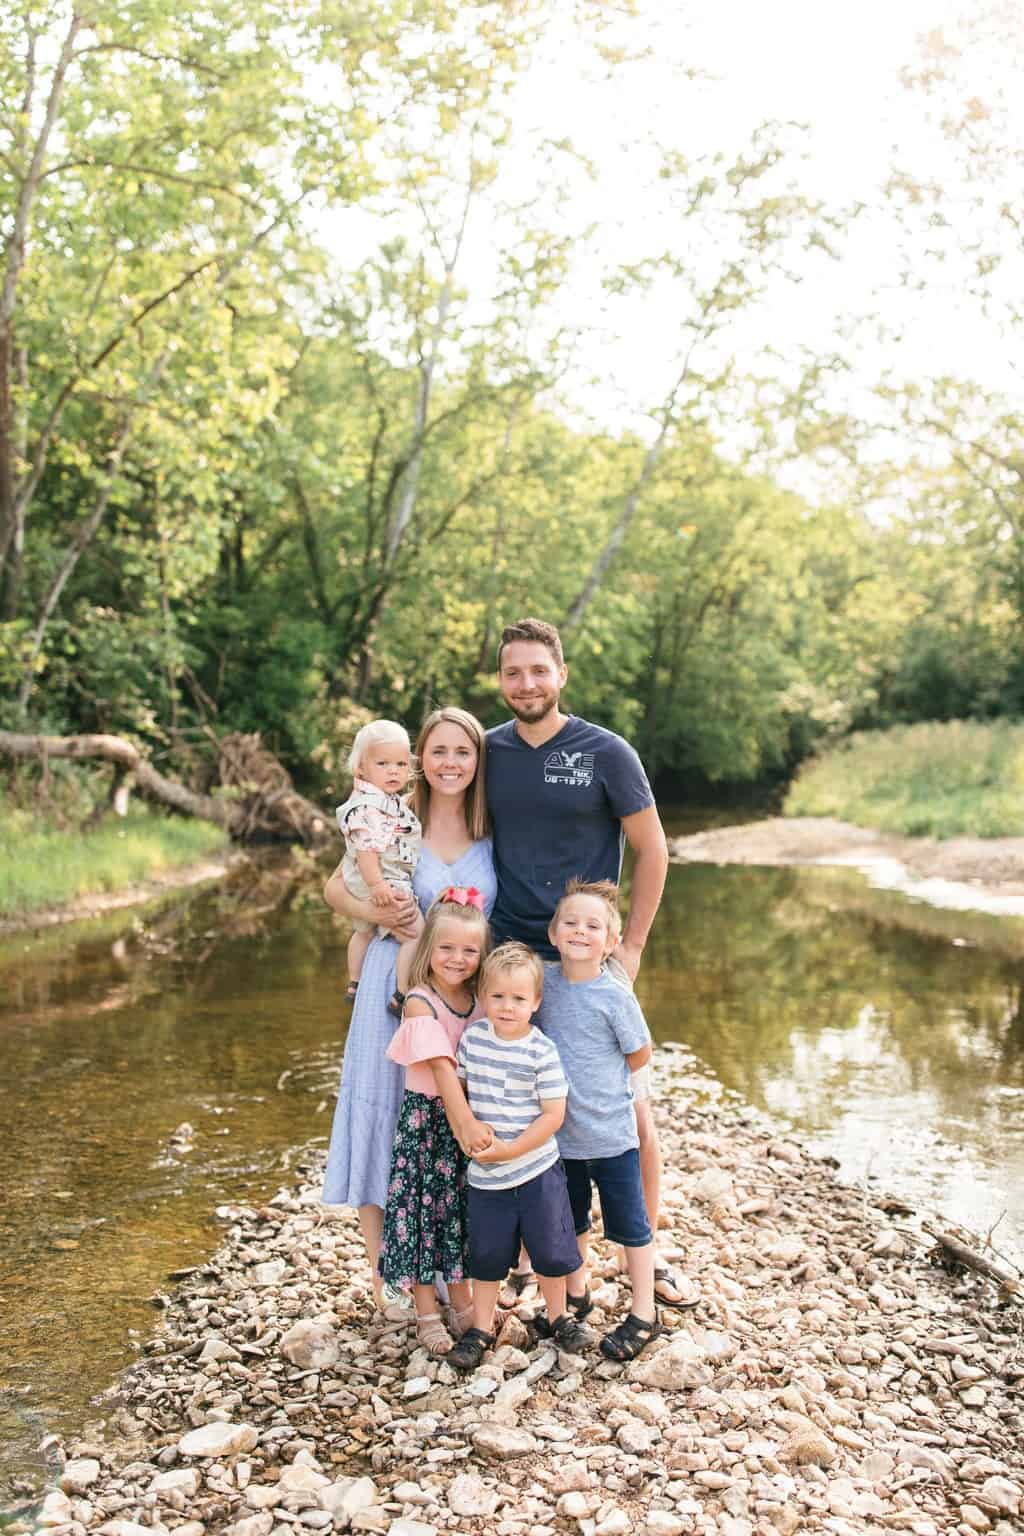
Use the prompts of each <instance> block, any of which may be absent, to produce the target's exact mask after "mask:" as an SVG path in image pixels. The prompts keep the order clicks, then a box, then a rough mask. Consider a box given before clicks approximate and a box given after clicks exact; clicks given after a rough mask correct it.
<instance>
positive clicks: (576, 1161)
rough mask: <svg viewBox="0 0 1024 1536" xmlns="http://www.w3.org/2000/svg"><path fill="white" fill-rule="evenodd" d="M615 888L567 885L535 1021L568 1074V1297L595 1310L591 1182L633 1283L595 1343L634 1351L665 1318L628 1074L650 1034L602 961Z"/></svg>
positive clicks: (580, 1308)
mask: <svg viewBox="0 0 1024 1536" xmlns="http://www.w3.org/2000/svg"><path fill="white" fill-rule="evenodd" d="M617 896H618V889H617V887H616V886H614V885H613V884H612V883H611V882H610V881H608V880H599V881H595V882H593V883H591V884H585V883H583V882H581V881H577V880H571V881H570V882H569V884H568V885H567V886H566V890H565V895H564V896H563V897H562V899H561V900H560V901H559V903H558V906H557V908H556V909H555V915H554V917H553V918H552V920H551V926H550V928H549V930H548V933H549V936H550V939H551V942H552V944H553V945H554V947H555V949H556V950H557V951H558V955H559V960H558V963H557V964H552V965H547V966H545V971H544V997H543V1001H542V1003H541V1006H540V1012H539V1014H538V1016H537V1022H538V1024H539V1025H540V1028H541V1029H542V1030H543V1032H544V1034H546V1035H547V1036H548V1038H549V1039H550V1040H551V1041H552V1042H553V1043H554V1044H555V1045H556V1046H557V1047H558V1054H559V1056H560V1057H561V1058H562V1065H563V1067H564V1070H565V1075H566V1078H567V1079H568V1083H569V1098H568V1103H567V1105H566V1112H565V1119H564V1121H563V1123H562V1127H561V1129H560V1130H559V1132H558V1150H559V1151H560V1152H561V1154H562V1158H563V1161H564V1163H565V1175H566V1180H567V1182H568V1185H569V1201H570V1204H571V1206H572V1213H573V1221H574V1224H575V1227H576V1237H577V1241H578V1242H579V1247H580V1252H581V1254H582V1255H583V1265H582V1266H581V1268H580V1269H579V1270H577V1272H576V1273H575V1274H574V1275H571V1276H570V1277H569V1281H568V1289H569V1294H568V1296H567V1297H566V1304H567V1305H568V1306H569V1307H570V1308H571V1309H572V1310H573V1311H574V1312H575V1313H576V1315H577V1317H578V1318H580V1319H582V1318H583V1317H585V1316H586V1315H587V1313H588V1312H589V1311H590V1309H591V1303H590V1293H589V1291H588V1289H587V1286H586V1258H587V1244H588V1238H587V1234H588V1232H589V1230H590V1198H591V1183H592V1182H593V1183H594V1184H596V1185H597V1191H598V1195H599V1197H600V1200H601V1216H602V1220H603V1222H604V1235H605V1237H606V1238H607V1239H608V1241H609V1242H611V1243H621V1244H622V1246H623V1248H624V1249H625V1251H626V1267H627V1270H628V1272H629V1278H630V1283H631V1284H632V1287H633V1309H632V1311H631V1312H630V1314H629V1316H628V1317H627V1318H626V1320H625V1322H623V1323H620V1324H619V1326H618V1327H617V1328H614V1329H612V1331H611V1333H609V1334H606V1336H605V1337H604V1338H603V1339H602V1340H601V1352H602V1354H604V1355H606V1356H607V1357H608V1358H609V1359H610V1360H632V1359H633V1358H634V1357H635V1356H636V1355H638V1354H639V1353H640V1351H641V1350H642V1349H644V1348H645V1347H646V1345H648V1344H649V1343H650V1342H651V1340H652V1339H654V1338H657V1336H658V1334H659V1333H660V1332H661V1321H660V1318H659V1317H658V1311H657V1307H656V1306H655V1299H654V1242H653V1238H652V1234H651V1228H650V1224H649V1222H648V1219H647V1208H646V1206H645V1204H644V1193H643V1185H642V1183H641V1180H640V1152H639V1147H640V1138H639V1136H638V1135H637V1129H636V1114H635V1112H634V1109H633V1092H632V1089H631V1087H630V1073H631V1072H635V1071H637V1069H638V1068H640V1067H642V1066H643V1065H644V1064H645V1063H646V1062H647V1061H649V1060H650V1056H651V1037H650V1033H649V1031H648V1029H647V1024H646V1022H645V1020H644V1016H643V1014H642V1012H641V1011H640V1005H639V1003H638V1002H637V1000H636V998H635V997H634V996H633V994H632V993H631V992H628V991H627V990H626V989H625V988H624V987H622V986H620V985H619V983H618V982H616V981H614V980H613V979H612V977H611V976H609V974H608V973H607V971H606V970H604V969H603V966H604V962H605V960H606V958H607V957H608V955H610V954H611V952H612V950H613V949H614V948H615V946H616V944H617V943H618V940H619V927H620V919H619V909H618V904H617V899H616V898H617Z"/></svg>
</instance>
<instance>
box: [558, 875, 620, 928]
mask: <svg viewBox="0 0 1024 1536" xmlns="http://www.w3.org/2000/svg"><path fill="white" fill-rule="evenodd" d="M570 896H593V897H595V898H596V900H597V901H600V902H601V903H602V904H603V905H604V908H605V911H606V912H607V914H608V934H609V937H610V938H613V939H614V940H615V942H616V944H617V943H618V942H619V939H620V937H621V935H622V916H621V914H620V912H619V888H618V886H617V885H616V884H615V881H614V880H575V879H573V880H570V881H569V883H568V885H567V886H566V887H565V890H564V891H563V892H562V894H561V896H560V897H559V898H558V906H557V907H556V908H555V910H554V912H553V913H552V916H551V925H552V927H553V926H554V925H555V923H557V921H558V914H559V912H561V910H562V907H563V906H564V905H565V903H566V902H567V901H568V900H569V898H570Z"/></svg>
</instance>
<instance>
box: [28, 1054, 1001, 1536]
mask: <svg viewBox="0 0 1024 1536" xmlns="http://www.w3.org/2000/svg"><path fill="white" fill-rule="evenodd" d="M659 1055H660V1065H661V1067H662V1081H663V1083H665V1084H666V1085H667V1088H666V1094H670V1093H671V1092H672V1083H673V1082H674V1081H678V1082H679V1084H680V1085H681V1086H680V1087H679V1092H680V1094H681V1095H682V1097H681V1099H680V1100H678V1101H673V1100H672V1099H671V1098H670V1097H667V1096H666V1097H664V1098H663V1099H662V1100H661V1101H660V1103H659V1104H658V1106H657V1113H658V1114H659V1117H660V1124H661V1127H662V1135H663V1151H664V1153H665V1175H664V1184H663V1222H662V1233H661V1238H662V1245H663V1251H664V1252H665V1254H666V1257H667V1258H668V1259H669V1260H670V1262H672V1263H674V1264H676V1265H677V1266H682V1265H685V1269H686V1272H687V1274H688V1276H690V1277H691V1278H692V1279H693V1280H695V1281H696V1282H697V1283H698V1284H699V1286H700V1290H701V1296H702V1305H701V1309H700V1310H699V1311H698V1312H696V1313H685V1314H676V1313H671V1312H668V1311H666V1312H665V1314H664V1321H665V1327H666V1331H665V1334H664V1336H663V1337H662V1338H660V1339H658V1340H656V1341H654V1342H653V1343H652V1344H651V1346H650V1347H649V1348H647V1349H645V1350H644V1352H643V1354H642V1355H641V1356H640V1357H639V1358H638V1359H636V1360H635V1361H632V1362H630V1363H629V1364H627V1365H626V1366H625V1367H623V1366H621V1365H618V1364H616V1363H615V1362H611V1361H606V1360H603V1359H602V1358H601V1357H600V1356H599V1355H598V1354H597V1352H596V1351H591V1352H589V1353H586V1354H583V1355H580V1356H570V1355H566V1354H561V1353H559V1352H558V1351H557V1350H555V1349H554V1348H553V1347H552V1346H551V1345H550V1344H541V1345H534V1344H532V1343H531V1340H530V1336H529V1335H528V1333H527V1331H526V1329H525V1327H524V1325H523V1322H522V1320H521V1319H520V1318H518V1317H516V1316H515V1315H512V1316H510V1318H509V1319H508V1321H506V1323H505V1324H504V1325H503V1328H502V1332H501V1336H500V1341H499V1344H498V1347H497V1348H496V1349H495V1350H493V1351H492V1353H491V1354H490V1355H489V1356H488V1357H487V1359H486V1360H485V1362H484V1364H483V1366H482V1367H481V1369H480V1370H478V1371H476V1372H475V1373H473V1375H472V1376H470V1377H469V1378H466V1377H462V1376H459V1375H458V1374H457V1373H456V1372H455V1371H454V1370H453V1369H452V1368H451V1367H450V1366H448V1365H447V1364H446V1363H445V1362H444V1361H443V1360H440V1359H437V1358H435V1357H432V1356H430V1355H429V1354H428V1353H427V1352H426V1351H425V1350H424V1349H422V1348H421V1347H417V1345H416V1341H415V1338H414V1337H413V1329H412V1328H411V1327H410V1326H409V1324H408V1321H407V1320H405V1319H404V1318H403V1315H402V1314H401V1313H398V1315H397V1316H389V1317H388V1318H381V1317H380V1316H379V1315H375V1314H372V1312H371V1309H370V1305H369V1292H368V1285H367V1277H366V1275H365V1257H364V1254H363V1249H362V1243H361V1239H360V1236H359V1232H358V1226H357V1221H356V1218H355V1215H354V1213H352V1212H343V1213H339V1212H323V1213H322V1212H321V1208H320V1206H319V1204H318V1193H319V1179H320V1167H321V1165H322V1153H321V1152H318V1151H317V1152H310V1151H305V1152H303V1153H301V1154H299V1155H298V1158H297V1163H296V1166H297V1167H299V1169H300V1170H301V1172H300V1173H299V1174H298V1175H297V1176H296V1178H295V1182H294V1183H293V1184H291V1185H290V1186H289V1187H288V1188H286V1189H282V1190H281V1191H280V1192H279V1193H278V1194H277V1195H275V1196H273V1198H272V1199H271V1200H268V1201H266V1202H264V1203H263V1204H261V1205H258V1206H251V1207H250V1206H241V1205H233V1206H225V1207H223V1208H221V1216H222V1219H223V1220H224V1221H225V1222H226V1223H227V1224H228V1231H227V1233H226V1237H225V1242H224V1244H223V1246H222V1248H221V1250H220V1252H219V1253H218V1254H217V1255H216V1256H215V1258H214V1259H212V1260H211V1261H210V1263H209V1264H208V1265H206V1266H204V1267H203V1268H202V1269H196V1270H193V1271H191V1272H190V1274H191V1278H190V1277H189V1276H185V1277H184V1279H183V1281H182V1285H181V1289H180V1291H179V1293H178V1294H177V1296H176V1297H174V1298H172V1299H171V1301H170V1304H169V1305H168V1306H167V1307H166V1308H165V1309H164V1311H163V1313H162V1316H161V1320H160V1325H159V1328H160V1331H159V1333H158V1334H157V1336H156V1338H155V1339H153V1340H150V1341H144V1343H143V1348H142V1351H141V1353H140V1355H139V1358H138V1359H137V1360H136V1361H135V1363H134V1364H133V1365H132V1366H131V1368H130V1369H129V1371H128V1372H127V1373H126V1375H125V1376H124V1377H123V1378H122V1380H121V1382H120V1383H119V1384H118V1386H117V1388H116V1395H114V1394H112V1395H111V1396H110V1397H109V1399H104V1400H101V1401H100V1403H99V1413H100V1416H101V1420H102V1423H101V1424H100V1427H99V1428H97V1429H94V1430H91V1431H90V1436H89V1438H84V1437H83V1438H79V1439H77V1440H71V1441H69V1442H68V1443H67V1445H62V1444H61V1443H60V1442H59V1441H56V1437H54V1441H55V1443H56V1444H57V1447H58V1449H59V1450H61V1451H63V1454H64V1456H66V1458H67V1459H66V1460H64V1461H63V1463H62V1465H61V1464H60V1463H58V1470H57V1471H56V1472H55V1474H54V1479H55V1481H56V1482H57V1483H59V1485H60V1486H59V1487H56V1488H55V1487H53V1486H52V1485H51V1487H50V1488H49V1490H46V1489H42V1488H40V1489H39V1493H38V1497H37V1499H36V1501H35V1503H34V1505H33V1506H32V1515H31V1523H29V1522H26V1521H21V1522H20V1523H19V1521H18V1520H15V1521H14V1522H13V1524H12V1525H11V1526H10V1536H30V1533H31V1531H32V1530H36V1529H38V1530H39V1531H40V1532H41V1533H46V1536H100V1533H102V1536H225V1533H228V1536H318V1533H323V1536H329V1533H332V1532H338V1533H341V1532H344V1531H347V1530H351V1531H366V1532H376V1533H379V1536H442V1533H443V1536H470V1533H477V1536H478V1533H480V1532H481V1531H486V1532H487V1533H488V1536H632V1533H633V1532H636V1533H638V1536H881V1533H884V1532H894V1533H899V1532H906V1533H909V1536H970V1533H971V1532H986V1531H988V1532H991V1533H992V1536H1016V1533H1017V1532H1018V1531H1019V1530H1020V1529H1021V1528H1022V1487H1024V1482H1022V1476H1021V1473H1022V1465H1021V1446H1022V1443H1024V1410H1022V1407H1021V1402H1020V1397H1019V1378H1016V1384H1015V1377H1014V1375H1013V1371H1012V1365H1013V1361H1014V1359H1015V1358H1016V1357H1015V1355H1014V1349H1015V1348H1017V1347H1018V1345H1019V1334H1018V1330H1019V1321H1020V1319H1019V1311H1015V1310H1014V1309H1013V1308H1012V1307H1009V1306H1006V1307H1004V1308H1002V1309H1000V1308H999V1307H997V1306H995V1305H992V1303H993V1302H994V1301H995V1300H996V1297H995V1295H994V1293H993V1292H992V1290H991V1288H990V1287H987V1286H986V1284H985V1283H984V1282H983V1281H980V1280H977V1279H975V1278H973V1277H967V1278H966V1279H965V1278H964V1277H963V1276H958V1277H951V1276H949V1275H946V1274H944V1273H942V1272H940V1271H936V1270H935V1269H933V1268H932V1267H931V1266H930V1265H929V1264H928V1262H927V1255H926V1251H925V1250H924V1249H923V1247H922V1245H920V1244H919V1243H917V1242H916V1241H914V1242H908V1241H905V1239H904V1238H903V1235H902V1234H895V1235H896V1236H897V1237H900V1238H901V1242H899V1243H898V1242H896V1241H895V1240H894V1238H893V1235H892V1234H893V1231H894V1229H892V1228H890V1227H888V1226H887V1225H886V1223H885V1221H883V1220H879V1219H878V1218H877V1214H874V1215H873V1213H872V1212H871V1210H870V1206H869V1205H866V1204H865V1196H864V1194H863V1192H862V1191H860V1190H857V1191H853V1190H847V1189H844V1188H843V1187H842V1186H840V1185H838V1184H837V1183H836V1182H835V1179H834V1176H833V1174H832V1172H831V1170H830V1169H829V1168H827V1167H826V1166H825V1165H824V1164H821V1163H819V1162H817V1161H815V1160H814V1159H813V1158H812V1157H809V1156H806V1155H805V1154H804V1153H803V1151H802V1150H801V1149H800V1148H799V1146H797V1145H796V1143H795V1141H794V1139H793V1138H791V1137H790V1136H788V1135H786V1136H783V1135H782V1134H780V1133H779V1132H778V1131H777V1130H773V1129H772V1128H771V1126H770V1124H769V1122H768V1121H767V1120H766V1119H765V1118H764V1117H763V1116H761V1115H759V1114H757V1113H755V1112H754V1111H752V1110H750V1109H749V1108H747V1107H746V1106H744V1105H743V1104H742V1103H740V1102H739V1101H738V1100H732V1099H726V1098H724V1097H723V1096H722V1095H721V1094H720V1093H718V1091H717V1090H715V1089H713V1086H712V1088H710V1089H709V1088H708V1087H707V1080H706V1079H703V1078H701V1077H700V1076H699V1075H698V1071H697V1068H696V1065H695V1063H694V1062H693V1060H692V1058H690V1057H689V1056H688V1055H687V1053H686V1052H684V1051H682V1050H673V1051H662V1052H660V1053H659ZM694 1084H702V1085H704V1086H701V1087H698V1088H695V1087H694V1086H693V1085H694ZM780 1149H781V1150H780ZM867 1199H868V1200H870V1194H869V1195H868V1197H867ZM591 1294H592V1297H593V1298H594V1300H595V1304H596V1311H595V1317H594V1319H593V1322H594V1327H595V1330H596V1331H597V1333H601V1332H604V1331H606V1330H607V1328H609V1327H611V1326H612V1325H613V1324H614V1323H615V1322H616V1321H618V1320H619V1319H620V1318H621V1317H622V1316H623V1315H624V1311H625V1308H626V1306H627V1305H628V1287H627V1286H626V1285H625V1284H624V1283H623V1282H621V1281H620V1280H619V1279H618V1278H617V1276H616V1274H615V1272H614V1256H613V1255H612V1254H610V1253H609V1252H608V1250H607V1248H606V1247H605V1246H604V1245H603V1244H602V1243H601V1242H600V1241H599V1240H598V1241H597V1242H596V1243H595V1248H594V1265H593V1272H592V1279H591ZM532 1305H534V1306H535V1305H536V1301H535V1300H534V1301H533V1302H532ZM530 1307H531V1302H530V1300H527V1301H526V1302H525V1303H524V1312H526V1311H529V1310H530ZM1008 1365H1009V1366H1010V1367H1011V1369H1010V1370H1009V1371H1008V1370H1007V1366H1008Z"/></svg>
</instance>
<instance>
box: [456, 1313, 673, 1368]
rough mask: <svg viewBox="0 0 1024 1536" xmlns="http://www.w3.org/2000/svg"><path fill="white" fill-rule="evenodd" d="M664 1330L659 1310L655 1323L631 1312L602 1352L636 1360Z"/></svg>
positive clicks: (607, 1337)
mask: <svg viewBox="0 0 1024 1536" xmlns="http://www.w3.org/2000/svg"><path fill="white" fill-rule="evenodd" d="M662 1331H663V1330H662V1326H661V1318H660V1317H659V1316H658V1314H657V1312H655V1314H654V1321H653V1323H648V1322H647V1321H646V1320H645V1319H644V1318H642V1317H637V1315H636V1313H635V1312H631V1313H630V1314H629V1316H628V1317H627V1318H626V1320H625V1322H624V1323H620V1324H619V1326H618V1327H617V1328H613V1329H612V1331H611V1333H606V1334H605V1336H604V1338H603V1339H602V1340H601V1353H602V1355H604V1357H605V1359H606V1360H618V1361H621V1362H625V1361H626V1360H635V1359H636V1357H637V1355H638V1354H639V1353H640V1352H641V1350H644V1349H646V1348H647V1346H648V1344H650V1343H651V1341H652V1340H653V1339H656V1338H658V1337H659V1335H660V1334H661V1333H662ZM449 1358H450V1357H449Z"/></svg>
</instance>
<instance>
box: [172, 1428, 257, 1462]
mask: <svg viewBox="0 0 1024 1536" xmlns="http://www.w3.org/2000/svg"><path fill="white" fill-rule="evenodd" d="M258 1439H259V1436H258V1435H257V1433H256V1431H255V1429H253V1427H252V1425H251V1424H223V1423H222V1424H202V1425H200V1427H199V1428H198V1429H190V1430H189V1432H188V1434H187V1435H182V1437H181V1439H180V1440H179V1441H178V1450H179V1452H180V1453H181V1455H182V1456H234V1455H236V1454H237V1453H238V1452H239V1451H251V1450H253V1449H254V1448H255V1446H256V1443H257V1441H258Z"/></svg>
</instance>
